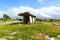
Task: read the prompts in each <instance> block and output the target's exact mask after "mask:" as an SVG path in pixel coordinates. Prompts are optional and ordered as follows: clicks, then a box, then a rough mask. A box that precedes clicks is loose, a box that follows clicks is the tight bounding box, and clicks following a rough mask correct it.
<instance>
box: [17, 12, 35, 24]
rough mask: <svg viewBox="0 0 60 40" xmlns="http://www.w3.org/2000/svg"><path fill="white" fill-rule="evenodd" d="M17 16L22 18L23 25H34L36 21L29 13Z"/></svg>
mask: <svg viewBox="0 0 60 40" xmlns="http://www.w3.org/2000/svg"><path fill="white" fill-rule="evenodd" d="M18 15H19V16H23V23H24V24H28V23H34V22H35V21H36V16H34V15H32V14H30V13H29V12H24V13H19V14H18Z"/></svg>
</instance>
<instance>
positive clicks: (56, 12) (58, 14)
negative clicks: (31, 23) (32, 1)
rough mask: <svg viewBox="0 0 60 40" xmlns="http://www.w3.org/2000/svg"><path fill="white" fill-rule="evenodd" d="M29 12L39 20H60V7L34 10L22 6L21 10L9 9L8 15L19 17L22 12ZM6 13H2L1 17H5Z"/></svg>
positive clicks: (0, 13) (0, 12)
mask: <svg viewBox="0 0 60 40" xmlns="http://www.w3.org/2000/svg"><path fill="white" fill-rule="evenodd" d="M26 11H27V12H29V13H31V14H33V15H35V16H37V17H39V18H60V6H58V7H57V6H50V7H43V8H40V9H34V8H31V7H25V6H20V7H19V8H17V7H13V8H11V9H9V10H8V11H7V12H6V13H7V14H8V15H10V16H12V17H13V16H18V15H17V14H18V13H21V12H26ZM3 13H4V12H2V11H0V17H1V16H2V15H3Z"/></svg>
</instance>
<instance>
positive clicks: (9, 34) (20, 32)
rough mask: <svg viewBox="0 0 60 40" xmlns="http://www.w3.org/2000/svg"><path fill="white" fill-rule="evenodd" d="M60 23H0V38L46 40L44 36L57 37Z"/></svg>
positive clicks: (9, 39) (59, 32) (59, 33)
mask: <svg viewBox="0 0 60 40" xmlns="http://www.w3.org/2000/svg"><path fill="white" fill-rule="evenodd" d="M59 24H60V23H58V22H37V23H33V24H0V38H6V39H8V40H19V39H20V40H31V39H33V40H46V39H45V38H44V36H41V35H39V33H42V34H43V35H44V34H45V35H49V37H55V38H56V37H57V35H60V25H59Z"/></svg>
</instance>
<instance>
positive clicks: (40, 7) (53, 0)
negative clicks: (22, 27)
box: [0, 0, 60, 18]
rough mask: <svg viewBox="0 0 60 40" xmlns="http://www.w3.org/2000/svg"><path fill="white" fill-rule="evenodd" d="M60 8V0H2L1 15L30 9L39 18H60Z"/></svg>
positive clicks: (0, 3) (15, 13) (13, 14)
mask: <svg viewBox="0 0 60 40" xmlns="http://www.w3.org/2000/svg"><path fill="white" fill-rule="evenodd" d="M48 10H49V11H48ZM59 10H60V0H0V17H2V16H3V14H4V13H7V14H8V15H9V16H11V17H13V16H16V15H17V14H18V13H21V12H25V11H28V12H30V13H31V14H33V15H36V16H37V17H39V18H42V17H43V18H44V17H46V18H60V12H59ZM34 13H35V14H34ZM11 14H12V15H11ZM55 14H56V15H55Z"/></svg>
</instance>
